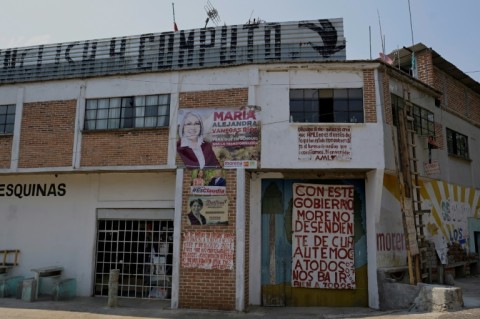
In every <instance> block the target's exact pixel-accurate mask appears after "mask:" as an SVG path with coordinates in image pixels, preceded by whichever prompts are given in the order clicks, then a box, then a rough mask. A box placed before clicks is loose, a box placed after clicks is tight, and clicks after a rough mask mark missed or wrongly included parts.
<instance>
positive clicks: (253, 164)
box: [177, 107, 261, 169]
mask: <svg viewBox="0 0 480 319" xmlns="http://www.w3.org/2000/svg"><path fill="white" fill-rule="evenodd" d="M260 131H261V127H260V111H259V108H258V107H244V108H185V109H179V111H178V134H177V135H178V139H177V153H178V155H179V156H180V158H181V159H182V161H183V163H184V164H185V166H186V167H187V168H192V169H205V168H210V169H212V168H225V169H234V168H245V169H249V168H257V162H258V161H259V160H260Z"/></svg>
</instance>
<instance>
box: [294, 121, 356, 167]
mask: <svg viewBox="0 0 480 319" xmlns="http://www.w3.org/2000/svg"><path fill="white" fill-rule="evenodd" d="M298 159H299V160H302V161H333V160H338V161H349V160H351V159H352V132H351V129H350V127H349V126H344V127H343V126H342V127H337V126H334V127H333V126H332V127H330V126H328V127H320V126H300V127H298Z"/></svg>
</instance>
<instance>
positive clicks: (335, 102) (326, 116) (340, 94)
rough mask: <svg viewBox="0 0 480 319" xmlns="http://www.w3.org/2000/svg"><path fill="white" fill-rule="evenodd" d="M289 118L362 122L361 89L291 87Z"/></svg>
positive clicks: (298, 120) (295, 119) (319, 121)
mask: <svg viewBox="0 0 480 319" xmlns="http://www.w3.org/2000/svg"><path fill="white" fill-rule="evenodd" d="M290 119H291V121H292V122H301V123H357V122H358V123H363V122H364V115H363V89H292V90H290Z"/></svg>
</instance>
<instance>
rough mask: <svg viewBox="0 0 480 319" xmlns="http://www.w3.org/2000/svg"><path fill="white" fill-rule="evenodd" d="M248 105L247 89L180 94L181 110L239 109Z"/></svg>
mask: <svg viewBox="0 0 480 319" xmlns="http://www.w3.org/2000/svg"><path fill="white" fill-rule="evenodd" d="M247 103H248V89H247V88H238V89H227V90H215V91H199V92H186V93H180V102H179V105H180V107H181V108H194V107H241V106H246V105H247Z"/></svg>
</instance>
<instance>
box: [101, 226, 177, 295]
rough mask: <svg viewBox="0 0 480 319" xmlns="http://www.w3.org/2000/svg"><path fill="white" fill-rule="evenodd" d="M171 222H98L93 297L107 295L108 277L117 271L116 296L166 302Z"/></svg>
mask: <svg viewBox="0 0 480 319" xmlns="http://www.w3.org/2000/svg"><path fill="white" fill-rule="evenodd" d="M172 250H173V221H171V220H112V219H99V220H98V228H97V252H96V266H95V295H97V296H108V282H109V274H110V271H111V270H113V269H118V270H119V272H120V274H119V282H118V296H120V297H126V298H155V299H170V296H171V288H172Z"/></svg>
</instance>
